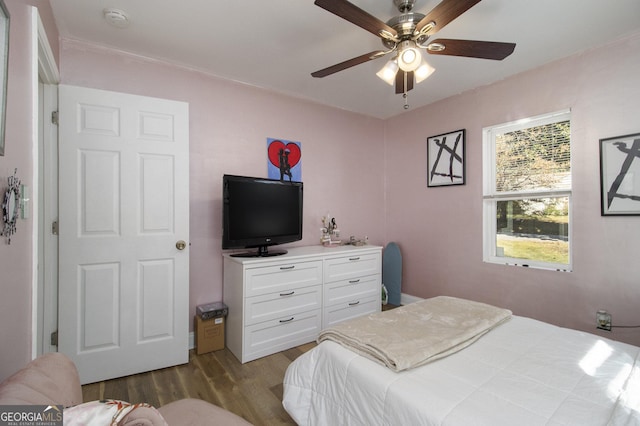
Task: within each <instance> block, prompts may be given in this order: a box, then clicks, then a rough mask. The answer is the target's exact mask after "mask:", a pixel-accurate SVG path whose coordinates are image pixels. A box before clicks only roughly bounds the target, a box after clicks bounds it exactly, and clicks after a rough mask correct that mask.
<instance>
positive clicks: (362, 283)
mask: <svg viewBox="0 0 640 426" xmlns="http://www.w3.org/2000/svg"><path fill="white" fill-rule="evenodd" d="M380 280H381V278H380V275H369V276H366V277H362V278H352V279H349V280H342V281H334V282H331V283H329V284H325V287H324V306H332V305H335V304H340V303H349V302H355V301H357V300H359V299H362V298H365V297H369V296H375V295H379V296H380V300H382V293H381V292H382V288H381V282H380Z"/></svg>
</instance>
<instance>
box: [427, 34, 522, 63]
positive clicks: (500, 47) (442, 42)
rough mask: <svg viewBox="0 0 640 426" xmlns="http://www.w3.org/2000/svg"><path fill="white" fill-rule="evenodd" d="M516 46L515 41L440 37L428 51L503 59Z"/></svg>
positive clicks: (436, 53) (433, 53)
mask: <svg viewBox="0 0 640 426" xmlns="http://www.w3.org/2000/svg"><path fill="white" fill-rule="evenodd" d="M515 48H516V44H515V43H500V42H496V41H476V40H452V39H448V38H440V39H438V40H434V41H433V42H431V43H429V45H427V52H429V53H431V54H432V55H450V56H466V57H468V58H480V59H494V60H497V61H501V60H503V59H504V58H506V57H507V56H509V55H511V54H512V53H513V50H514V49H515Z"/></svg>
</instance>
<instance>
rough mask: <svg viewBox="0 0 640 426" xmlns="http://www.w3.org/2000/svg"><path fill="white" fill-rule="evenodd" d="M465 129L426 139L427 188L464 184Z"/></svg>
mask: <svg viewBox="0 0 640 426" xmlns="http://www.w3.org/2000/svg"><path fill="white" fill-rule="evenodd" d="M464 144H465V129H462V130H456V131H455V132H450V133H445V134H442V135H437V136H431V137H430V138H428V139H427V165H428V171H427V186H450V185H464V184H465V145H464Z"/></svg>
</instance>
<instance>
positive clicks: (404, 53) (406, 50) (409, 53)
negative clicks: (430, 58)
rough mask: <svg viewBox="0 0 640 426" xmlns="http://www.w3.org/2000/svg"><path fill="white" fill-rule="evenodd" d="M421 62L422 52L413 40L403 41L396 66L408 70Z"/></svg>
mask: <svg viewBox="0 0 640 426" xmlns="http://www.w3.org/2000/svg"><path fill="white" fill-rule="evenodd" d="M421 63H422V54H421V53H420V50H418V48H417V47H416V43H415V42H414V41H411V40H408V41H403V42H402V43H401V44H400V53H398V66H399V67H400V69H401V70H402V71H405V72H409V71H415V70H416V69H418V67H419V66H420V64H421Z"/></svg>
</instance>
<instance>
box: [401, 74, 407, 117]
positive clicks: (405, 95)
mask: <svg viewBox="0 0 640 426" xmlns="http://www.w3.org/2000/svg"><path fill="white" fill-rule="evenodd" d="M408 79H409V73H408V72H405V73H404V93H403V94H402V97H403V98H404V109H409V103H408V101H409V95H408V93H407V85H408Z"/></svg>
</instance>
